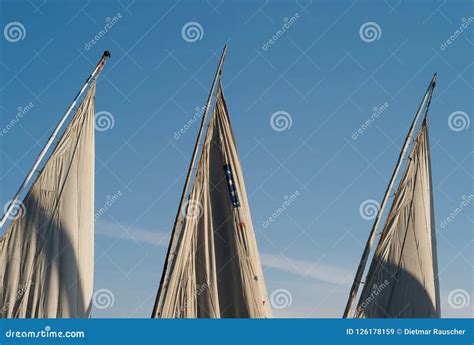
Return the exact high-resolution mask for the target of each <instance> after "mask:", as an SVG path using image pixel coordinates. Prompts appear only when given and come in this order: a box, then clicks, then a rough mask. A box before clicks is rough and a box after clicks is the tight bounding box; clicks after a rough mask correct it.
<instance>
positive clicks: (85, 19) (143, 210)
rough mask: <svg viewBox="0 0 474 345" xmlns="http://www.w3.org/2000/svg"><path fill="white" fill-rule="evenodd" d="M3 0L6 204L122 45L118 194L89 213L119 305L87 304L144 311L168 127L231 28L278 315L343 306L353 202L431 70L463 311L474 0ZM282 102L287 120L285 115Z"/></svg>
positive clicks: (359, 223)
mask: <svg viewBox="0 0 474 345" xmlns="http://www.w3.org/2000/svg"><path fill="white" fill-rule="evenodd" d="M0 4H1V5H0V24H1V29H2V32H3V36H0V76H1V79H0V80H1V85H0V114H1V115H0V116H1V117H0V118H1V122H0V127H2V129H3V128H6V126H7V124H9V123H10V121H11V120H12V119H15V118H19V119H20V120H19V121H17V123H16V124H15V125H14V126H13V127H11V128H9V129H8V131H7V133H6V134H5V135H2V136H0V167H1V168H0V206H2V208H3V205H4V204H5V203H7V202H8V200H10V199H11V198H12V197H13V194H14V193H15V192H16V190H17V188H18V187H19V185H20V183H21V181H22V180H23V178H24V177H25V175H26V173H27V172H28V170H29V169H30V167H31V166H32V164H33V161H34V159H35V158H36V156H37V155H38V153H39V151H40V150H41V148H42V146H43V145H44V144H45V142H46V140H47V137H48V136H49V134H50V133H51V131H52V128H53V127H54V126H55V125H56V123H57V122H58V120H59V119H60V117H61V116H62V114H63V112H64V111H65V109H66V108H67V106H68V105H69V103H70V102H71V101H72V99H73V97H74V95H75V94H76V93H77V91H78V90H79V88H80V87H81V85H82V83H83V81H84V80H85V78H86V77H87V76H88V75H89V73H90V72H91V70H92V68H93V66H94V65H95V64H96V63H97V61H98V60H99V58H100V57H101V55H102V52H103V51H104V50H106V49H107V50H110V51H111V54H112V57H111V59H110V60H109V61H108V62H107V65H106V66H105V69H104V71H103V74H102V75H101V77H100V79H99V82H98V85H97V94H96V112H97V114H99V112H106V113H101V118H103V119H108V120H110V119H113V126H112V125H111V122H109V126H107V124H106V121H105V122H103V123H102V124H104V123H105V124H106V126H105V128H104V127H101V129H106V130H103V131H97V132H96V153H97V158H96V195H95V203H96V209H97V210H99V209H100V208H101V207H102V208H104V207H105V206H104V205H106V203H107V202H108V201H109V204H112V205H110V206H107V207H106V208H107V210H106V211H105V212H101V215H100V216H99V217H98V219H97V221H96V232H97V235H96V242H95V255H96V259H95V264H96V266H95V282H94V289H95V290H100V289H107V290H109V291H110V292H111V295H112V296H113V304H112V305H110V304H111V303H107V305H105V306H104V305H101V304H100V303H96V304H95V307H94V310H93V317H149V315H150V313H151V310H152V307H153V302H154V298H155V294H156V290H157V287H158V282H159V279H160V276H161V271H162V267H163V259H164V256H165V252H166V246H167V244H168V240H169V233H170V230H171V227H172V224H173V221H174V217H175V214H176V210H177V207H178V201H179V197H180V193H181V190H182V187H183V183H184V175H185V173H186V169H187V166H188V164H189V160H190V157H191V153H192V148H193V145H194V141H195V139H196V135H197V130H198V126H197V125H193V126H191V127H190V128H189V129H187V130H186V131H185V133H184V134H183V135H181V136H179V137H177V136H176V135H175V132H178V131H179V130H180V129H181V128H183V127H184V126H185V124H186V123H187V122H188V121H189V120H191V119H192V118H193V116H194V113H195V112H196V110H195V108H196V107H202V106H203V105H204V103H205V100H206V97H207V93H208V91H209V87H210V84H211V81H212V77H213V74H214V71H215V68H216V65H217V62H218V58H219V54H220V52H221V49H222V47H223V45H224V43H225V42H227V43H228V44H229V49H228V54H227V60H226V63H225V68H224V74H223V86H224V92H225V95H226V99H227V103H228V107H229V112H230V116H231V120H232V123H233V127H234V131H235V135H236V139H237V143H238V147H239V152H240V157H241V163H242V167H243V171H244V175H245V181H246V186H247V191H248V193H249V201H250V206H251V211H252V216H253V221H254V227H255V232H256V236H257V241H258V246H259V250H260V253H261V257H262V261H263V265H264V271H265V278H266V283H267V288H268V292H269V294H270V295H273V296H274V301H273V302H274V303H273V304H274V309H273V311H274V315H275V316H279V317H340V316H341V314H342V312H343V309H344V305H345V302H346V299H347V295H348V292H349V288H350V284H351V282H352V279H353V276H354V274H355V269H356V267H357V264H358V262H359V259H360V255H361V253H362V249H363V245H364V244H365V241H366V239H367V237H368V234H369V230H370V227H371V225H372V221H373V220H372V219H365V218H369V216H370V215H367V214H365V213H364V212H362V216H361V212H360V208H361V205H362V204H363V203H364V202H365V201H366V200H376V201H378V202H380V201H381V198H382V196H383V192H384V190H385V188H386V186H387V183H388V179H389V177H390V175H391V173H392V171H393V168H394V166H395V163H396V159H397V157H398V154H399V151H400V149H401V146H402V144H403V140H404V137H405V135H406V133H407V129H408V126H409V125H410V122H411V120H412V117H413V115H414V113H415V111H416V109H417V107H418V105H419V102H420V100H421V97H422V96H423V93H424V91H425V89H426V87H427V85H428V83H429V81H430V79H431V77H432V75H433V73H434V72H438V77H439V79H438V86H437V87H436V90H435V94H434V99H433V103H432V106H431V113H430V140H431V153H432V168H433V185H434V198H435V200H434V204H435V217H436V227H437V234H438V256H439V271H440V272H439V273H440V277H439V279H440V286H441V301H442V310H441V311H442V316H444V317H466V316H472V312H470V310H471V308H472V303H474V302H473V301H468V299H471V300H472V298H473V296H472V293H473V271H472V263H473V254H472V253H473V241H472V236H473V232H472V230H473V213H472V209H473V208H472V201H470V202H467V205H466V206H462V203H463V200H464V198H467V199H468V200H469V195H471V194H472V193H473V188H472V187H473V186H472V174H473V171H472V170H473V169H472V168H473V165H472V149H473V140H472V139H473V135H472V128H473V126H474V125H471V126H469V121H470V118H471V117H472V115H473V101H472V100H473V93H472V91H473V85H474V81H473V44H474V38H473V27H474V25H473V24H474V23H473V18H472V15H473V3H472V2H470V1H449V2H447V1H443V2H439V1H411V2H401V1H399V2H397V1H306V0H299V1H214V0H212V1H201V2H199V1H180V2H170V1H160V2H159V3H158V2H153V1H130V2H128V1H125V0H120V1H96V2H91V1H89V2H82V3H81V2H79V1H68V2H67V3H66V2H63V1H57V0H56V1H51V0H46V1H23V2H22V1H5V0H3V1H1V2H0ZM12 22H18V23H20V24H21V25H18V24H14V26H15V25H16V28H17V29H18V30H17V33H19V35H20V36H15V32H14V31H15V30H13V32H12V31H11V29H12V26H10V27H8V28H7V25H9V24H10V23H12ZM190 22H191V23H192V22H196V23H197V24H194V23H192V24H189V25H191V29H190V31H188V30H183V28H184V27H186V26H189V25H188V23H190ZM371 22H373V23H371ZM107 23H108V24H109V25H108V26H109V28H108V29H107V32H106V33H105V34H104V35H102V34H100V32H101V30H104V27H105V26H106V24H107ZM366 23H369V24H367V25H365V24H366ZM374 23H375V24H374ZM463 23H464V26H465V28H463V27H462V26H463ZM284 25H286V28H285V29H282V27H283V26H284ZM366 26H368V27H367V28H366V29H367V30H364V28H365V27H366ZM7 29H9V30H7ZM13 29H15V27H13ZM193 29H196V30H194V33H197V36H193ZM460 29H462V30H463V32H460ZM279 30H280V33H278V31H279ZM456 31H458V33H456ZM183 32H184V33H183ZM371 33H372V34H374V36H371ZM95 36H101V37H98V38H99V39H98V40H95V41H94V42H93V40H94V37H95ZM273 36H274V37H273ZM451 36H453V37H452V38H451V39H450V37H451ZM272 37H273V38H272ZM270 40H272V42H270V43H269V41H270ZM447 40H451V42H450V43H449V44H447V43H446V45H445V46H442V45H443V43H445V42H446V41H447ZM443 47H444V48H443ZM19 107H21V108H19ZM374 107H377V108H376V112H377V116H374V115H373V113H374ZM19 111H20V112H24V114H23V115H22V116H21V117H18V115H17V113H18V112H19ZM277 112H280V113H277ZM281 112H284V113H281ZM275 113H277V115H275V116H276V117H278V118H279V119H286V120H288V121H287V122H286V123H285V122H284V121H283V122H281V123H280V122H275V123H273V127H275V128H277V129H278V130H275V129H274V128H273V127H272V122H271V119H272V115H273V114H275ZM451 114H454V115H452V116H451V117H450V115H451ZM368 120H370V121H371V122H370V125H369V126H368V127H365V129H363V130H362V133H361V134H359V135H354V134H353V133H354V132H356V131H357V130H358V129H359V128H361V127H362V125H363V124H364V123H366V121H368ZM278 123H280V125H281V124H283V127H278ZM290 123H291V126H290ZM109 127H111V128H109ZM287 127H288V128H287ZM176 137H177V138H176ZM292 195H296V198H295V197H291V196H292ZM286 198H290V199H291V200H292V201H291V202H290V203H289V206H287V207H286V208H285V210H284V211H283V212H282V213H281V214H279V215H278V216H277V217H275V219H273V221H272V222H271V223H266V221H268V220H269V218H270V217H272V214H273V213H275V212H276V211H277V209H278V208H281V207H282V205H283V204H284V203H285V200H286ZM460 207H462V208H463V210H462V211H461V212H459V213H458V214H457V215H455V216H454V217H452V218H453V219H452V220H451V221H450V222H449V223H446V224H445V225H444V226H443V224H444V223H443V221H445V220H446V218H447V217H449V216H450V214H451V213H452V212H454V211H455V210H456V208H460ZM1 231H2V232H3V231H4V229H3V230H1ZM281 289H283V290H281ZM458 289H461V290H458ZM282 291H283V292H282ZM281 296H283V298H282V299H279V298H278V297H281ZM449 297H451V298H449ZM285 298H286V300H285ZM459 298H461V302H459ZM279 300H280V304H279V302H278V301H279ZM463 301H464V302H463ZM97 302H98V301H97ZM449 302H451V303H449ZM469 303H470V304H469ZM98 307H100V308H98ZM102 307H106V308H102ZM101 308H102V309H101Z"/></svg>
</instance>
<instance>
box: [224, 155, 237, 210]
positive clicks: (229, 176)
mask: <svg viewBox="0 0 474 345" xmlns="http://www.w3.org/2000/svg"><path fill="white" fill-rule="evenodd" d="M224 173H225V178H226V180H227V187H228V188H229V193H230V200H231V201H232V206H234V208H237V207H240V202H239V197H238V196H237V189H236V188H235V183H234V176H233V174H232V168H231V167H230V164H225V165H224Z"/></svg>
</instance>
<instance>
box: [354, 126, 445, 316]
mask: <svg viewBox="0 0 474 345" xmlns="http://www.w3.org/2000/svg"><path fill="white" fill-rule="evenodd" d="M355 316H356V317H359V318H433V317H440V301H439V286H438V264H437V254H436V234H435V224H434V213H433V197H432V186H431V163H430V150H429V142H428V125H427V120H426V118H425V120H424V122H423V124H422V127H421V129H420V131H419V133H418V136H417V138H416V140H415V142H414V144H413V147H412V150H411V152H410V155H409V159H408V163H407V166H406V168H405V171H404V174H403V176H402V178H401V180H400V184H399V186H398V189H397V192H396V194H395V196H394V200H393V204H392V208H391V210H390V212H389V214H388V216H387V219H386V222H385V225H384V228H383V230H382V232H381V237H380V240H379V243H378V246H377V249H376V251H375V254H374V258H373V260H372V263H371V266H370V269H369V272H368V274H367V277H366V281H365V285H364V288H363V290H362V293H361V296H360V299H359V303H358V307H357V309H356V312H355Z"/></svg>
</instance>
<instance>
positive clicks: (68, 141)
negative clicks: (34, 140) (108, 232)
mask: <svg viewBox="0 0 474 345" xmlns="http://www.w3.org/2000/svg"><path fill="white" fill-rule="evenodd" d="M94 95H95V81H94V82H93V83H92V85H91V87H90V88H89V90H88V93H87V94H86V96H85V97H84V100H83V102H82V104H81V105H80V106H79V108H78V109H77V111H76V113H75V115H74V117H73V119H72V120H71V122H70V123H69V125H68V127H67V128H66V130H65V131H64V134H63V135H62V137H61V139H60V140H59V142H58V144H57V146H56V148H55V150H54V151H53V153H52V154H51V156H50V158H49V159H48V161H47V162H46V164H45V165H44V167H43V169H42V170H41V172H40V174H39V175H38V177H37V179H36V181H35V182H34V184H33V185H32V187H31V189H30V191H29V192H28V194H27V196H26V197H25V199H24V200H23V203H22V204H23V206H22V207H21V209H22V210H21V213H22V216H19V215H18V216H17V217H16V219H14V220H12V222H11V223H10V225H9V228H8V229H7V230H6V232H5V234H4V235H3V236H2V237H1V238H0V308H1V309H0V316H1V317H4V318H5V317H7V318H70V317H71V318H72V317H76V318H77V317H81V318H84V317H89V315H90V312H91V307H92V306H91V298H92V289H93V274H94V155H95V153H94V125H95V124H94Z"/></svg>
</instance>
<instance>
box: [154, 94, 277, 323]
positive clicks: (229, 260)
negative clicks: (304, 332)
mask: <svg viewBox="0 0 474 345" xmlns="http://www.w3.org/2000/svg"><path fill="white" fill-rule="evenodd" d="M185 209H186V211H185V214H183V215H182V218H181V219H180V221H179V222H178V225H177V226H179V227H180V228H179V229H180V230H179V231H177V235H176V238H175V239H173V241H174V242H175V243H172V247H171V255H170V264H169V265H168V267H167V268H166V272H165V280H164V284H163V287H162V290H161V293H160V295H159V296H158V301H157V302H158V308H157V311H156V314H155V315H153V317H161V318H266V317H271V308H270V304H269V301H268V297H267V291H266V287H265V281H264V277H263V272H262V267H261V263H260V258H259V255H258V250H257V244H256V240H255V235H254V231H253V226H252V219H251V216H250V209H249V204H248V200H247V193H246V190H245V184H244V178H243V174H242V169H241V167H240V162H239V156H238V153H237V147H236V143H235V139H234V135H233V132H232V128H231V125H230V121H229V115H228V112H227V107H226V104H225V100H224V96H223V93H222V87H221V85H219V86H218V91H217V95H216V103H215V107H214V110H213V113H212V117H211V119H210V121H209V127H208V130H207V134H206V138H205V139H204V144H203V148H202V151H201V155H200V158H199V161H198V166H197V171H196V175H195V179H194V183H193V185H192V187H191V192H190V196H189V200H188V201H187V203H186V208H185Z"/></svg>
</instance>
